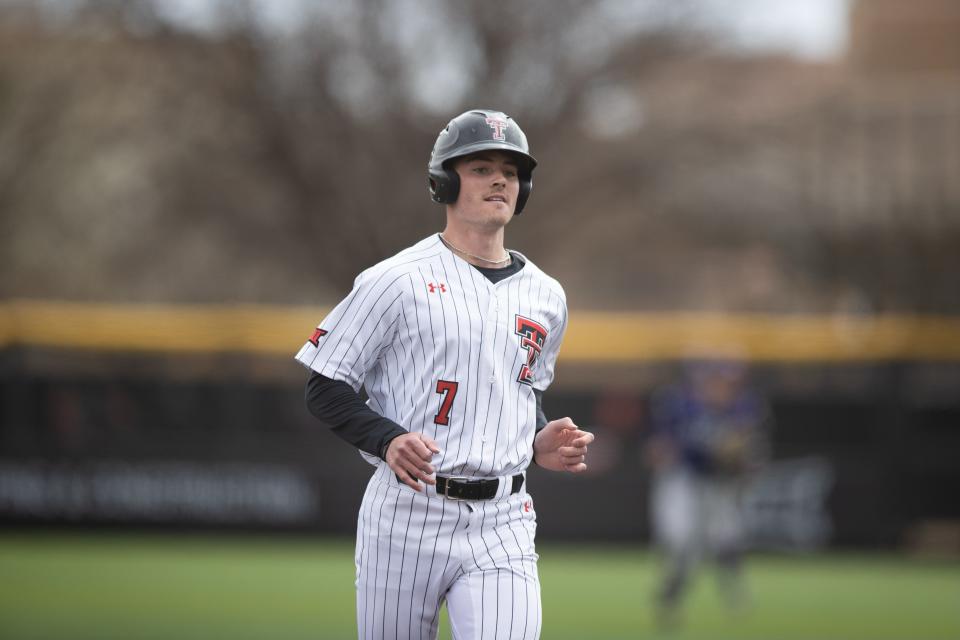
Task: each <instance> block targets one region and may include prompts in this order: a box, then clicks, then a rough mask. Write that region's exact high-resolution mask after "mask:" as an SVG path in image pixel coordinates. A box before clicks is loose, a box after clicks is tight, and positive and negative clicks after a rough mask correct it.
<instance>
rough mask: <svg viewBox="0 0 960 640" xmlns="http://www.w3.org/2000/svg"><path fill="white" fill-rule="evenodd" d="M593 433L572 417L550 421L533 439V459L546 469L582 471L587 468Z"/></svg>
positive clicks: (571, 471)
mask: <svg viewBox="0 0 960 640" xmlns="http://www.w3.org/2000/svg"><path fill="white" fill-rule="evenodd" d="M591 442H593V434H592V433H590V432H589V431H581V430H580V428H579V427H578V426H577V425H576V424H574V423H573V420H571V419H570V418H560V419H559V420H554V421H552V422H548V423H547V426H545V427H544V428H543V429H542V430H541V431H540V433H538V434H537V437H536V438H534V440H533V459H534V461H535V462H536V463H537V464H538V465H540V466H541V467H543V468H544V469H550V470H551V471H569V472H570V473H581V472H583V471H586V470H587V463H586V460H587V445H588V444H590V443H591Z"/></svg>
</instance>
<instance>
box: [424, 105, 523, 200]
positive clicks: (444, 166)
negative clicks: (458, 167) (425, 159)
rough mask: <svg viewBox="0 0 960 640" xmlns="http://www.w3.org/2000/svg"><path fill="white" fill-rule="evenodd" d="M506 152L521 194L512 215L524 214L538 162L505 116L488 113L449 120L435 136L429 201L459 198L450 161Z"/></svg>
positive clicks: (475, 111) (476, 111)
mask: <svg viewBox="0 0 960 640" xmlns="http://www.w3.org/2000/svg"><path fill="white" fill-rule="evenodd" d="M489 149H496V150H499V151H507V152H510V153H512V154H514V155H515V156H517V159H518V161H519V162H518V174H519V178H520V193H519V195H518V196H517V206H516V208H515V209H514V214H519V213H520V212H521V211H523V205H525V204H526V203H527V198H528V197H529V196H530V190H531V189H532V188H533V168H534V167H536V166H537V161H536V160H535V159H534V157H533V156H531V155H530V147H529V145H528V144H527V136H526V135H524V133H523V130H521V129H520V126H519V125H518V124H517V123H516V122H515V121H514V120H513V118H511V117H510V116H508V115H507V114H505V113H503V112H501V111H492V110H490V109H472V110H470V111H466V112H464V113H461V114H460V115H458V116H457V117H456V118H454V119H453V120H451V121H450V122H449V123H448V124H447V126H446V128H445V129H444V130H443V131H441V132H440V135H439V136H437V141H436V142H435V143H434V145H433V152H432V153H431V154H430V162H429V164H427V178H428V181H429V186H430V197H431V198H432V199H433V201H434V202H440V203H453V202H456V201H457V196H458V195H459V194H460V176H458V175H457V172H456V171H454V170H453V168H451V166H450V161H451V160H453V159H454V158H459V157H461V156H465V155H468V154H471V153H474V152H476V151H485V150H489Z"/></svg>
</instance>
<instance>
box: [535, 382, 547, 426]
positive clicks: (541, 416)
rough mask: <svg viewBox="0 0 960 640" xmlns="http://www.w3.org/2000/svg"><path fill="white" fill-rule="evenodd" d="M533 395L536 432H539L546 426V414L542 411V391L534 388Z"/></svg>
mask: <svg viewBox="0 0 960 640" xmlns="http://www.w3.org/2000/svg"><path fill="white" fill-rule="evenodd" d="M533 395H535V396H536V397H537V433H540V431H541V430H543V428H544V427H545V426H547V416H546V414H545V413H544V412H543V391H540V389H534V390H533ZM534 437H536V436H534Z"/></svg>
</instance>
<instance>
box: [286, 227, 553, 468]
mask: <svg viewBox="0 0 960 640" xmlns="http://www.w3.org/2000/svg"><path fill="white" fill-rule="evenodd" d="M517 255H520V254H517ZM520 257H521V258H522V259H523V260H524V261H525V262H526V266H524V268H523V269H521V270H520V271H519V272H518V273H515V274H514V275H512V276H510V277H508V278H506V279H504V280H502V281H500V282H498V283H496V284H494V283H492V282H490V281H489V280H488V279H487V278H486V277H485V276H484V275H483V274H481V273H480V272H479V271H477V269H475V268H474V267H473V266H471V265H470V264H469V263H468V262H466V261H465V260H463V259H461V258H460V257H458V256H457V255H455V254H454V253H453V252H452V251H450V250H449V249H448V248H447V247H446V246H445V245H444V244H443V242H442V241H441V240H440V238H439V234H434V235H431V236H429V237H428V238H426V239H424V240H422V241H420V242H418V243H417V244H415V245H413V246H412V247H410V248H408V249H405V250H404V251H401V252H400V253H398V254H397V255H395V256H393V257H391V258H388V259H387V260H384V261H383V262H380V263H379V264H377V265H375V266H373V267H371V268H369V269H367V270H366V271H364V272H363V273H361V274H360V275H359V276H358V277H357V279H356V281H355V282H354V287H353V290H352V291H351V292H350V294H349V295H348V296H347V297H346V298H345V299H344V300H343V301H342V302H341V303H340V304H339V305H337V307H336V308H334V309H333V311H332V312H331V313H330V314H329V315H328V316H327V317H326V318H325V319H324V320H323V321H322V322H321V323H320V325H319V326H318V327H317V331H315V332H314V335H313V337H312V338H311V339H310V340H308V341H307V343H306V344H304V346H303V348H302V349H301V350H300V352H299V353H298V354H297V356H296V358H297V360H299V361H300V362H301V363H302V364H303V365H305V366H306V367H309V368H311V369H313V370H314V371H317V372H318V373H320V374H322V375H324V376H327V377H328V378H333V379H336V380H342V381H344V382H346V383H348V384H350V386H351V387H353V389H354V390H356V391H359V389H360V387H361V385H363V386H364V387H365V388H366V390H367V394H368V396H369V401H368V404H369V405H370V407H371V408H372V409H373V410H375V411H376V412H377V413H379V414H381V415H383V416H385V417H387V418H389V419H391V420H393V421H394V422H396V423H397V424H399V425H400V426H402V427H403V428H405V429H407V430H408V431H411V432H421V433H424V434H426V435H428V436H429V437H431V438H433V440H434V441H435V442H436V443H437V445H438V446H439V447H440V449H441V454H438V455H436V456H434V459H433V465H434V467H435V468H436V470H437V473H438V474H439V475H447V476H467V477H475V478H482V477H494V476H506V475H511V474H515V473H518V472H521V471H523V470H524V469H526V468H527V466H528V465H529V464H530V462H531V461H532V459H533V437H534V435H535V431H536V397H535V395H534V393H533V389H534V388H536V389H538V390H540V391H543V390H546V388H547V386H549V384H550V382H551V381H552V379H553V372H554V366H555V364H556V359H557V354H558V352H559V349H560V343H561V340H562V338H563V334H564V331H565V329H566V324H567V308H566V299H565V295H564V292H563V288H562V287H561V286H560V284H559V283H558V282H557V281H556V280H554V279H553V278H551V277H549V276H547V275H546V274H545V273H543V271H541V270H540V269H539V268H537V266H536V265H534V264H533V263H532V262H531V261H530V260H528V259H527V258H526V257H524V256H522V255H520ZM365 457H366V458H367V459H368V460H370V461H371V462H373V463H374V464H377V463H379V462H381V461H380V460H379V459H375V458H373V457H372V456H366V455H365Z"/></svg>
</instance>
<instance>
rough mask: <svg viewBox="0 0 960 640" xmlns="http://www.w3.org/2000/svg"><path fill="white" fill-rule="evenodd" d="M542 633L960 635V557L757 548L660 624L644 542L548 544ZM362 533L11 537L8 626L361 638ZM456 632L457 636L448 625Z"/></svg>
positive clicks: (58, 632) (27, 633) (1, 599)
mask: <svg viewBox="0 0 960 640" xmlns="http://www.w3.org/2000/svg"><path fill="white" fill-rule="evenodd" d="M539 551H540V554H541V559H540V574H541V581H542V585H543V607H544V625H543V636H542V637H543V638H545V639H547V640H554V639H564V638H578V639H599V638H670V639H671V640H691V639H703V640H708V639H709V640H724V639H728V638H730V639H733V638H736V639H741V638H744V639H751V638H757V639H759V638H763V639H765V640H768V639H769V640H773V639H779V638H784V639H798V640H799V639H803V640H814V639H817V640H820V639H823V640H828V639H829V640H834V639H851V640H852V639H859V638H864V639H869V640H881V639H887V638H889V639H891V640H893V639H896V640H914V639H921V638H923V639H927V638H929V639H933V638H938V639H939V638H943V639H945V640H946V639H948V638H949V639H956V638H960V564H958V563H957V562H943V561H941V562H934V561H929V560H926V561H921V560H910V559H905V558H899V557H893V556H881V555H876V556H873V555H871V556H866V555H856V556H853V555H831V556H818V557H771V556H766V557H757V558H753V559H752V560H751V562H750V564H749V566H748V579H749V585H750V591H751V598H750V601H751V602H750V606H749V607H747V608H746V609H745V610H741V611H738V612H735V613H732V612H729V611H727V610H725V609H724V608H723V607H722V606H721V602H720V599H719V597H718V596H717V593H716V591H715V589H714V584H713V581H712V579H711V578H712V576H711V575H710V574H709V573H708V572H704V573H703V574H702V575H701V576H700V578H699V579H698V580H697V582H696V584H695V587H694V589H693V592H692V593H691V598H690V601H689V606H688V608H687V611H686V614H685V616H684V621H683V624H682V625H681V626H680V627H679V628H677V629H675V630H673V631H672V632H670V633H666V634H664V633H659V632H658V631H657V629H656V627H655V625H654V616H653V610H652V608H651V606H650V594H651V592H652V589H653V584H654V582H655V570H656V565H655V562H654V561H653V559H652V558H651V556H650V555H649V554H648V553H645V552H644V551H643V550H641V549H639V548H637V549H631V548H624V547H608V548H601V547H582V546H571V545H549V544H543V545H540V548H539ZM353 637H355V631H354V605H353V550H352V544H351V542H350V541H347V540H325V539H304V538H290V537H263V538H240V537H208V536H200V537H188V536H142V535H139V536H122V535H102V536H92V535H86V536H80V535H70V534H52V533H49V532H44V533H36V534H26V533H17V534H13V533H7V534H3V535H0V638H3V639H4V640H27V639H40V638H43V639H56V640H71V639H77V640H79V639H97V640H105V639H113V638H116V639H124V640H134V639H142V638H156V639H164V640H180V639H188V638H189V639H204V640H210V639H216V638H229V639H231V640H239V639H247V638H264V639H267V638H269V639H277V640H286V639H296V638H313V639H317V638H353ZM440 637H441V638H449V632H448V631H447V628H446V625H444V626H443V627H442V629H441V635H440Z"/></svg>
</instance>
